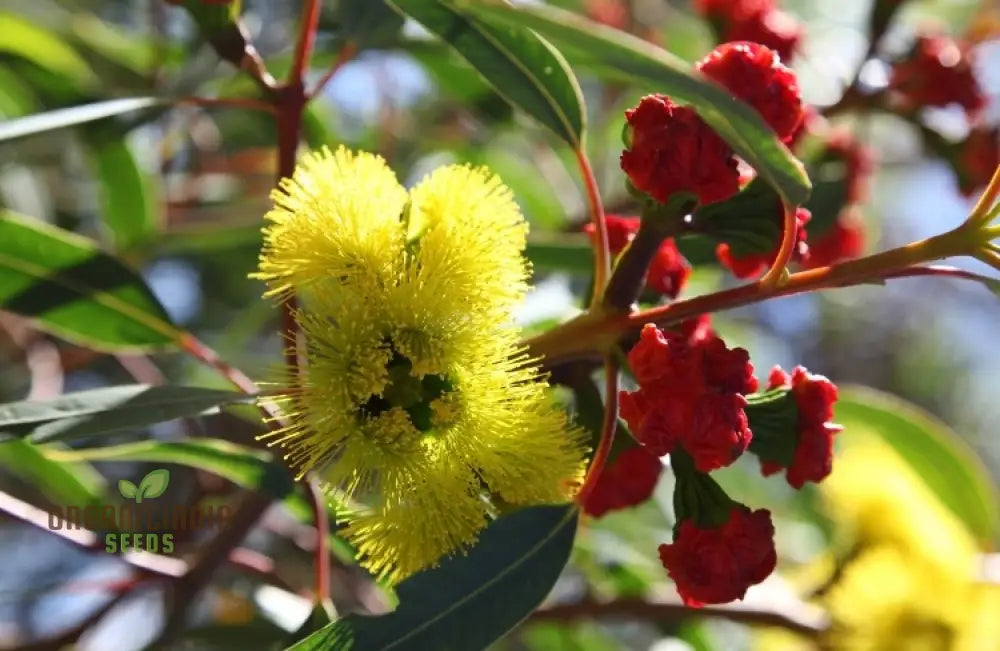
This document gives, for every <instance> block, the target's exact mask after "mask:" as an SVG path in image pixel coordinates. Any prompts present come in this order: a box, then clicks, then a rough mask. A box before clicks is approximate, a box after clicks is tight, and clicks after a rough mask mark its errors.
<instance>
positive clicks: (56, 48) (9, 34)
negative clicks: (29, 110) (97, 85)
mask: <svg viewBox="0 0 1000 651" xmlns="http://www.w3.org/2000/svg"><path fill="white" fill-rule="evenodd" d="M0 34H3V38H0V54H8V55H13V56H16V57H20V58H22V59H25V60H27V61H30V62H31V63H33V64H35V65H37V66H38V67H40V68H42V69H44V70H47V71H49V72H52V73H54V74H56V75H58V76H60V77H63V78H65V79H66V80H67V81H70V82H72V83H75V84H76V85H79V86H84V85H89V84H91V83H93V82H96V81H97V79H96V78H95V76H94V73H93V72H92V71H91V69H90V66H88V65H87V62H86V61H84V60H83V58H82V57H81V56H80V55H79V53H77V52H76V50H74V49H73V48H72V47H71V46H69V45H68V44H67V43H66V42H65V40H63V39H62V38H60V37H59V36H58V35H56V34H54V33H52V32H51V31H49V30H47V29H45V28H43V27H40V26H39V25H37V24H35V23H33V22H31V21H29V20H26V19H24V18H22V17H20V16H16V15H14V14H12V13H6V12H3V13H0ZM2 128H3V127H0V130H2ZM0 139H2V138H0Z"/></svg>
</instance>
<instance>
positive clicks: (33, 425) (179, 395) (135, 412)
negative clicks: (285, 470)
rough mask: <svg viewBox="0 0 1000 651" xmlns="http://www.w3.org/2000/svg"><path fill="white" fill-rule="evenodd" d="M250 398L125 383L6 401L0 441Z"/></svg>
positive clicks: (95, 428)
mask: <svg viewBox="0 0 1000 651" xmlns="http://www.w3.org/2000/svg"><path fill="white" fill-rule="evenodd" d="M252 399H253V397H252V396H247V395H245V394H242V393H234V392H231V391H217V390H215V389H202V388H198V387H184V386H148V385H145V384H127V385H123V386H116V387H107V388H103V389H92V390H89V391H78V392H76V393H68V394H66V395H63V396H59V397H58V398H55V399H54V400H46V401H32V400H24V401H21V402H10V403H7V404H4V405H0V441H5V440H9V439H12V438H27V439H28V440H30V441H32V442H34V443H44V442H51V441H64V440H68V439H75V438H80V437H84V436H91V435H94V434H101V433H104V432H113V431H117V430H122V429H130V428H137V427H145V426H147V425H152V424H155V423H160V422H163V421H166V420H172V419H174V418H182V417H185V416H197V415H199V414H206V413H211V412H212V411H215V410H216V409H217V408H218V406H219V405H223V404H228V403H234V402H247V401H249V400H252Z"/></svg>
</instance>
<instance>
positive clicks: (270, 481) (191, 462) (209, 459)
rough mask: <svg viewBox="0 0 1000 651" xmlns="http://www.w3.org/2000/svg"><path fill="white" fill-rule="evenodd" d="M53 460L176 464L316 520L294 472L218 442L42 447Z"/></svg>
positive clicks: (242, 448) (258, 454)
mask: <svg viewBox="0 0 1000 651" xmlns="http://www.w3.org/2000/svg"><path fill="white" fill-rule="evenodd" d="M42 451H43V453H44V454H45V456H46V458H49V459H52V460H53V461H64V462H65V461H144V462H148V463H175V464H178V465H182V466H190V467H192V468H198V469H199V470H204V471H206V472H211V473H213V474H215V475H218V476H219V477H222V478H223V479H227V480H229V481H231V482H233V483H234V484H237V485H239V486H242V487H243V488H249V489H252V490H257V491H261V492H264V493H267V494H268V495H272V496H274V497H275V498H278V499H281V498H285V505H286V506H287V507H288V509H289V511H291V512H292V514H293V515H295V516H296V517H297V518H299V519H301V520H307V521H308V520H310V519H311V518H312V512H311V507H310V506H309V504H308V503H306V501H305V500H304V499H303V498H302V497H301V496H300V495H298V494H297V493H295V492H294V491H295V481H294V478H293V477H292V475H291V473H290V472H289V471H288V470H287V469H286V468H284V467H282V466H280V465H278V464H277V463H276V462H275V460H274V458H273V457H272V456H271V455H270V454H268V453H267V452H264V451H261V450H254V449H251V448H248V447H245V446H242V445H237V444H235V443H230V442H229V441H220V440H216V439H189V440H185V441H136V442H134V443H123V444H121V445H112V446H107V447H98V448H82V449H76V450H66V449H61V448H55V447H50V446H44V447H43V448H42Z"/></svg>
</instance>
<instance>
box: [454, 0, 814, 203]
mask: <svg viewBox="0 0 1000 651" xmlns="http://www.w3.org/2000/svg"><path fill="white" fill-rule="evenodd" d="M456 4H458V5H459V6H461V8H462V11H464V12H466V13H468V14H474V15H476V16H481V17H483V18H488V19H491V20H496V21H502V22H503V23H505V24H508V25H514V26H517V27H518V28H519V29H532V30H535V31H536V32H538V33H539V34H541V35H542V36H544V37H546V38H548V39H549V40H551V41H552V43H553V44H555V45H556V46H558V47H559V49H560V50H561V51H562V52H563V54H565V55H566V56H567V58H569V60H570V61H572V62H573V63H576V64H580V65H583V66H586V67H588V68H590V69H591V70H593V71H594V72H596V73H597V74H599V75H601V76H603V77H606V78H609V79H615V80H619V81H625V82H628V83H630V84H632V85H635V86H639V87H641V88H643V89H645V90H647V92H650V93H663V94H665V95H669V96H670V97H671V98H673V99H675V100H677V101H680V102H684V103H687V104H690V105H691V106H692V107H694V109H695V110H696V111H698V114H699V115H700V116H701V117H702V119H704V120H705V122H707V123H708V124H709V125H711V126H712V128H713V129H715V131H716V132H717V133H718V134H719V135H720V136H721V137H722V138H723V139H725V141H726V142H728V143H729V145H730V146H731V147H732V148H733V149H734V150H735V151H736V153H738V154H739V155H740V156H741V157H743V158H744V159H745V160H746V161H747V162H748V163H750V164H751V165H752V166H753V167H754V168H755V169H756V170H757V172H758V173H759V174H760V175H761V176H762V177H763V178H765V179H766V180H767V182H768V183H770V184H771V185H772V186H773V187H774V188H775V189H776V190H777V191H778V192H779V193H780V194H781V195H782V197H784V198H785V199H786V200H787V201H788V202H789V203H792V204H795V205H801V204H802V203H804V202H805V200H806V199H807V198H808V197H809V190H810V184H809V177H808V176H807V175H806V172H805V169H804V167H803V166H802V163H800V162H799V161H798V160H797V159H796V158H795V157H794V156H793V155H792V154H791V152H789V151H788V149H787V148H786V147H785V146H784V145H783V144H782V143H781V141H780V140H779V139H778V137H777V136H776V135H775V134H774V132H773V131H772V130H771V129H770V127H768V126H767V124H766V123H765V122H764V120H763V118H761V116H760V115H759V114H758V113H757V111H755V110H754V109H753V108H751V107H750V106H749V105H747V104H745V103H744V102H742V101H740V100H738V99H737V98H735V97H734V96H732V95H730V94H729V92H728V91H726V90H725V89H723V88H722V87H721V86H718V85H716V84H714V83H713V82H711V81H709V80H708V79H706V78H705V77H703V76H702V75H700V74H699V73H697V72H695V71H694V70H693V69H692V67H691V65H690V64H689V63H687V62H685V61H682V60H681V59H679V58H677V57H675V56H674V55H672V54H670V53H669V52H667V51H666V50H663V49H661V48H658V47H656V46H655V45H652V44H651V43H649V42H647V41H644V40H642V39H639V38H636V37H634V36H631V35H629V34H626V33H624V32H621V31H618V30H615V29H611V28H609V27H605V26H603V25H599V24H597V23H594V22H591V21H589V20H587V19H585V18H583V17H581V16H579V15H577V14H574V13H572V12H569V11H565V10H561V9H557V8H555V7H551V6H548V5H534V4H533V5H530V6H525V5H520V6H518V7H511V6H509V5H507V4H505V3H499V2H484V1H482V0H480V1H478V2H473V1H471V0H464V1H462V2H460V3H456Z"/></svg>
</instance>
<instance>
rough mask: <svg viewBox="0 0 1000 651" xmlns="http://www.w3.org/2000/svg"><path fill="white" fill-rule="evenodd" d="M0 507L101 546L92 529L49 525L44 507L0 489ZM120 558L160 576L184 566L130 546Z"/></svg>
mask: <svg viewBox="0 0 1000 651" xmlns="http://www.w3.org/2000/svg"><path fill="white" fill-rule="evenodd" d="M0 511H3V512H4V513H7V514H9V515H12V516H14V517H15V518H17V519H18V520H21V521H23V522H26V523H28V524H30V525H33V526H35V527H38V528H39V529H42V530H44V531H47V532H49V533H51V534H53V535H56V536H58V537H60V538H62V539H63V540H68V541H69V542H71V543H73V544H75V545H79V546H80V547H84V548H86V549H95V550H96V549H100V550H103V549H104V541H103V540H101V538H100V537H99V536H98V535H97V534H96V533H95V532H93V531H90V530H89V529H70V528H68V527H62V528H59V529H53V528H51V527H50V526H49V513H48V512H47V511H45V510H44V509H40V508H38V507H37V506H35V505H33V504H29V503H28V502H25V501H24V500H21V499H18V498H16V497H14V496H13V495H10V494H8V493H4V492H0ZM122 559H123V560H124V561H125V562H126V563H128V564H129V565H132V566H133V567H135V568H137V569H139V570H142V571H144V572H149V573H151V574H155V575H158V576H163V577H178V576H181V575H182V574H184V572H185V570H186V569H187V564H186V563H185V562H184V561H182V560H181V559H178V558H171V557H169V556H161V555H159V554H153V553H152V552H146V551H136V550H133V551H130V552H129V553H127V554H123V555H122Z"/></svg>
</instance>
